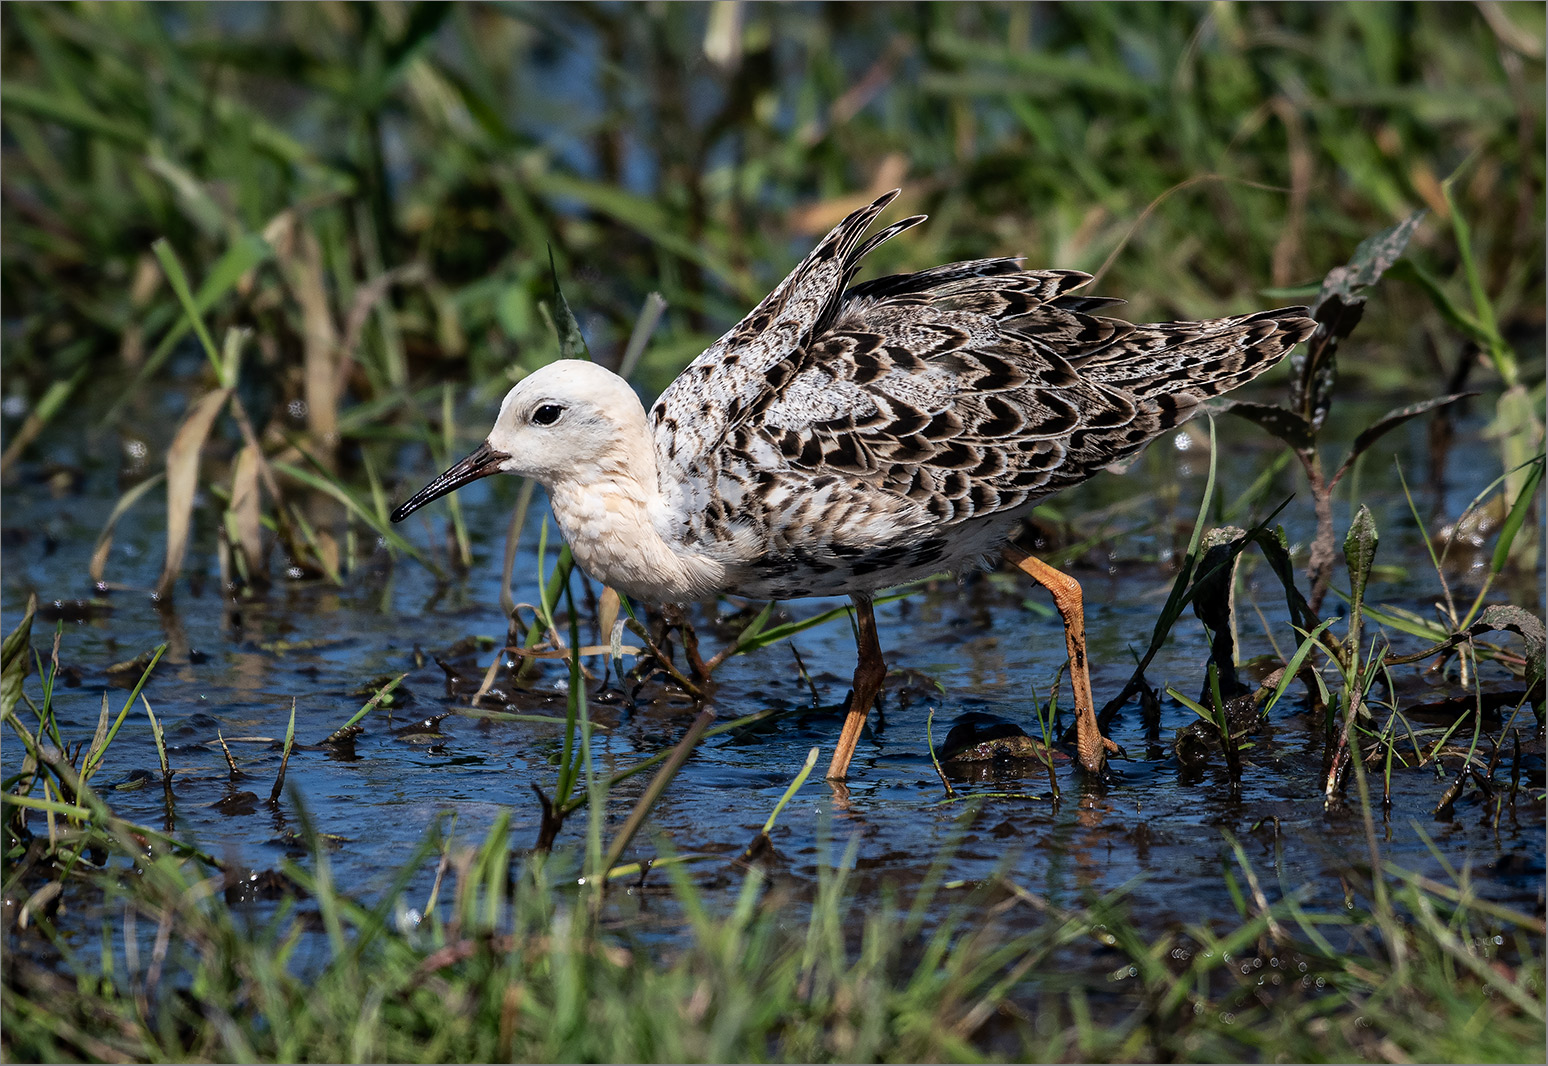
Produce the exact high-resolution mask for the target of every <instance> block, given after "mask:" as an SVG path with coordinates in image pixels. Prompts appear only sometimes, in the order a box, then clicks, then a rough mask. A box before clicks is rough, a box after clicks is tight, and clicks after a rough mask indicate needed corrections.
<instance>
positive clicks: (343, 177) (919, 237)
mask: <svg viewBox="0 0 1548 1066" xmlns="http://www.w3.org/2000/svg"><path fill="white" fill-rule="evenodd" d="M0 29H3V47H0V63H3V69H4V82H3V95H0V121H3V131H4V172H3V197H0V299H3V302H4V307H5V318H4V325H5V334H4V360H5V386H4V388H5V391H6V393H7V394H8V396H9V397H11V398H12V399H11V401H10V404H9V405H8V410H9V411H11V412H13V413H14V412H16V411H17V410H19V409H21V406H22V401H25V403H27V404H29V405H30V404H35V403H36V402H37V401H38V398H39V397H41V396H43V395H44V394H45V393H46V391H47V390H48V388H49V387H50V386H51V385H55V386H56V394H57V391H58V390H57V385H58V383H59V382H62V381H69V380H71V379H72V376H73V379H74V380H75V381H77V382H79V381H81V380H84V379H85V376H86V375H87V374H90V375H91V377H92V380H93V381H95V382H98V383H99V385H98V387H100V382H101V381H102V380H103V378H102V377H101V375H103V374H110V375H111V374H114V373H118V372H120V371H122V372H125V373H127V374H129V375H132V377H130V378H129V379H128V380H127V382H126V384H125V386H124V388H125V389H126V390H129V389H136V388H143V387H144V386H145V385H146V383H148V382H150V381H152V380H156V379H157V378H158V375H159V376H161V377H165V376H166V375H168V374H171V373H175V372H176V371H177V368H178V367H182V368H184V369H190V368H191V369H193V370H196V371H202V372H203V373H205V374H208V373H209V370H208V368H207V367H206V365H205V363H204V361H203V360H200V359H198V358H197V357H196V358H195V359H194V360H192V361H189V360H182V361H179V360H178V359H177V358H175V357H176V355H177V353H178V351H179V345H180V344H182V345H186V346H187V348H186V349H184V350H186V351H192V352H194V353H197V349H196V348H194V347H193V341H192V337H191V335H190V334H189V332H188V330H187V324H186V321H184V318H183V314H182V311H181V309H180V307H179V304H178V301H177V299H176V297H175V294H174V293H173V291H172V290H171V288H169V286H168V285H167V283H166V280H165V278H164V276H163V272H162V268H161V267H160V265H158V261H157V259H156V257H155V256H154V255H153V254H152V251H151V245H152V242H154V241H156V240H157V239H158V238H165V239H166V240H167V241H168V242H169V247H170V249H171V250H172V251H174V252H175V253H176V254H177V256H178V257H179V258H180V259H181V261H182V263H183V265H184V267H185V268H186V270H187V273H188V275H189V278H190V281H191V284H192V286H193V288H194V290H195V293H196V296H197V297H198V300H199V302H200V304H201V305H202V306H203V307H204V308H205V309H206V314H207V318H208V320H209V322H210V326H211V332H212V333H213V334H214V335H215V336H216V337H220V336H222V335H223V334H224V333H225V332H226V330H227V329H228V328H229V327H233V326H235V327H248V328H250V329H251V331H252V333H251V337H252V342H251V343H252V346H253V349H254V351H255V354H256V358H255V357H251V356H250V357H248V358H247V360H246V362H245V364H244V368H243V374H244V377H245V378H251V379H253V380H254V381H256V382H257V383H258V384H257V386H255V387H256V388H257V389H258V391H259V393H261V395H262V397H263V399H265V400H266V401H267V402H265V403H262V404H258V405H256V406H254V408H253V409H254V414H255V417H257V418H258V419H259V420H260V421H262V420H263V419H264V418H268V417H273V418H276V419H279V420H281V421H283V420H284V418H285V412H286V411H287V410H288V411H289V412H290V416H291V417H292V419H297V418H299V416H297V412H298V411H301V410H303V409H304V408H303V407H301V406H298V405H297V403H296V401H297V400H298V399H300V400H303V401H305V402H306V403H307V404H309V405H310V406H311V407H312V408H316V407H318V406H321V407H323V408H327V407H329V406H334V407H336V408H337V409H339V410H344V411H346V412H347V411H348V410H349V409H350V408H351V407H355V406H358V405H359V404H361V403H362V402H368V401H369V402H370V403H369V406H367V407H365V408H362V410H364V411H367V412H369V414H370V417H369V418H365V417H362V418H359V419H351V418H350V417H349V416H348V415H347V413H346V414H345V415H343V416H342V417H340V416H338V415H336V413H334V412H317V411H312V412H311V413H310V414H308V416H307V417H306V419H305V421H306V423H307V426H308V428H309V429H311V430H312V431H314V432H315V433H321V434H323V435H325V436H328V435H333V434H342V435H343V436H344V437H349V436H350V435H351V434H362V435H364V434H368V433H370V432H372V431H373V430H372V426H371V423H372V422H373V421H374V422H377V423H380V422H381V421H382V420H383V416H384V415H387V414H389V413H390V412H391V411H392V410H393V409H395V408H399V407H411V406H413V400H414V397H415V391H414V390H415V389H416V388H421V387H423V386H426V385H428V384H432V383H437V382H441V381H447V380H453V381H460V382H465V383H468V384H470V385H471V384H478V385H481V386H483V388H484V389H486V390H487V392H488V393H489V394H497V393H498V392H499V391H501V390H502V389H503V388H504V387H505V386H506V384H507V380H508V378H507V373H508V370H509V368H510V367H511V366H512V365H513V364H525V365H527V366H533V365H537V364H538V363H541V362H545V361H547V360H548V359H550V358H552V357H553V356H554V355H555V354H556V350H555V343H554V340H553V332H552V330H551V328H550V326H549V323H548V322H547V321H546V308H545V300H546V298H547V295H548V294H549V292H550V291H551V288H550V286H551V282H550V280H549V278H550V275H549V266H548V249H549V248H552V250H553V254H554V256H555V258H556V260H557V264H558V270H559V274H560V276H561V277H562V278H563V279H564V285H565V292H566V296H567V297H568V299H569V303H570V304H571V306H572V307H573V308H574V309H575V311H576V314H577V315H578V317H579V319H580V323H581V325H582V327H583V328H584V331H585V333H586V335H587V339H588V340H589V342H590V345H591V348H592V351H593V353H594V355H595V356H596V357H597V358H598V359H600V360H602V361H604V362H611V363H614V364H616V362H617V360H618V358H619V355H620V353H621V352H622V350H623V347H624V344H625V341H626V339H627V337H628V335H629V333H630V330H631V328H632V327H633V325H634V323H635V321H636V318H637V316H638V315H639V312H640V309H641V307H642V305H643V302H644V300H645V298H646V296H647V294H648V293H650V292H652V291H659V292H660V293H661V294H662V295H663V296H664V297H665V299H666V301H667V306H668V311H667V313H666V316H665V319H664V321H663V323H662V326H661V328H660V330H659V331H658V332H657V334H656V337H655V342H654V344H653V345H652V348H651V350H650V352H649V353H648V355H647V356H646V358H645V360H644V362H643V364H642V366H641V369H640V374H639V378H640V380H641V383H642V385H643V386H644V387H645V388H646V389H647V390H648V391H654V390H656V389H659V388H661V387H662V386H664V384H665V383H666V382H667V381H668V380H670V378H671V376H672V375H673V374H674V373H675V372H676V371H677V369H679V368H680V367H681V366H682V365H683V364H684V363H686V362H687V360H688V359H690V358H691V357H692V356H693V355H695V354H696V353H697V352H698V351H699V350H701V349H702V347H703V346H704V345H705V344H706V343H707V342H708V341H709V340H710V339H711V338H713V337H714V336H716V335H718V334H719V333H720V332H721V331H723V330H724V329H725V328H726V327H727V326H728V325H730V324H731V323H732V322H734V321H735V320H736V319H737V318H739V317H740V316H741V314H742V313H744V312H745V311H746V310H747V309H748V308H749V307H750V306H751V305H752V303H753V302H754V301H755V300H757V299H758V298H759V297H760V296H761V295H762V294H763V293H764V292H766V291H767V290H768V288H769V287H770V286H771V285H772V284H774V283H775V282H776V281H777V280H778V279H779V278H780V277H781V276H783V274H784V272H785V271H786V270H787V269H788V268H789V267H790V266H791V265H792V264H793V263H794V262H795V260H796V259H797V257H798V256H799V255H801V254H803V252H804V251H805V249H806V247H807V246H808V245H809V243H810V242H811V241H812V239H813V238H814V237H815V236H816V235H817V234H819V233H820V232H821V231H822V230H824V229H825V228H826V227H827V226H829V225H830V224H832V223H833V222H835V221H836V220H837V219H838V218H840V217H841V216H842V215H843V214H844V213H845V212H846V211H847V210H849V209H850V208H852V207H853V206H856V205H857V204H858V203H860V202H861V201H863V200H865V199H868V198H870V197H872V196H873V195H874V194H876V193H877V192H880V191H882V190H884V189H886V188H890V187H893V186H897V185H901V186H903V187H904V188H905V190H906V191H905V195H904V198H903V200H902V202H901V203H900V204H899V205H898V209H897V210H895V212H894V214H895V215H901V214H902V213H906V212H910V211H915V210H919V211H926V212H929V213H930V214H931V215H932V216H933V217H932V221H931V223H930V224H929V225H928V226H927V227H924V228H922V229H919V230H915V231H913V232H911V233H910V234H909V236H908V238H907V239H906V240H903V241H895V242H892V243H891V244H888V245H887V246H886V247H885V248H883V249H881V250H880V251H879V252H878V253H877V254H876V255H875V256H874V259H875V261H876V262H875V263H874V264H873V266H872V267H871V268H870V269H871V270H872V271H874V272H878V273H879V272H883V271H886V270H896V269H918V268H923V267H927V266H931V265H933V264H936V263H938V262H943V261H947V260H950V259H953V258H970V257H978V256H985V255H991V254H1001V253H1010V254H1022V255H1025V256H1026V257H1027V258H1028V261H1029V262H1030V263H1031V264H1032V265H1035V266H1059V267H1072V268H1079V269H1083V270H1088V271H1092V272H1094V273H1098V274H1099V275H1100V277H1099V281H1098V284H1097V285H1096V286H1095V288H1094V289H1093V290H1092V291H1095V292H1101V293H1103V294H1108V295H1118V296H1123V297H1126V298H1127V299H1129V300H1130V306H1129V307H1128V308H1127V309H1126V310H1125V314H1127V315H1128V316H1130V317H1134V318H1137V319H1147V318H1181V317H1199V316H1214V315H1222V314H1227V313H1234V312H1242V311H1248V310H1252V309H1255V308H1258V307H1261V306H1264V305H1265V304H1267V303H1270V302H1280V303H1284V302H1291V301H1292V299H1302V298H1305V297H1306V296H1309V295H1310V292H1311V291H1313V290H1310V289H1307V286H1315V283H1316V282H1317V281H1318V280H1319V279H1320V278H1321V277H1322V276H1323V275H1324V274H1325V273H1326V272H1327V270H1328V269H1330V268H1331V267H1333V266H1336V265H1338V264H1341V263H1343V262H1345V261H1346V260H1347V259H1348V258H1349V256H1350V254H1351V252H1352V251H1353V249H1354V246H1355V245H1356V244H1357V243H1358V242H1359V241H1360V240H1361V239H1362V238H1364V237H1366V236H1368V235H1369V234H1371V233H1373V232H1375V231H1377V230H1380V229H1382V228H1384V227H1386V226H1389V225H1391V224H1392V223H1393V222H1395V221H1397V220H1399V219H1401V218H1402V217H1404V216H1405V215H1407V214H1408V213H1409V212H1411V211H1413V210H1414V209H1415V208H1419V207H1429V208H1431V209H1432V215H1431V217H1430V219H1429V220H1428V221H1427V222H1426V223H1425V225H1424V226H1423V227H1422V228H1421V231H1420V233H1419V235H1418V236H1417V238H1416V239H1415V241H1414V243H1413V245H1412V246H1411V247H1410V256H1411V257H1412V258H1414V259H1415V260H1416V261H1418V262H1421V263H1422V264H1423V265H1424V266H1425V268H1426V269H1427V270H1428V271H1429V272H1431V273H1432V274H1434V275H1435V276H1436V277H1437V278H1438V279H1439V280H1440V282H1441V283H1442V284H1443V285H1444V286H1447V287H1449V288H1450V289H1451V290H1452V291H1453V293H1454V295H1455V297H1456V299H1457V300H1458V301H1459V302H1461V303H1464V304H1465V303H1467V302H1468V301H1467V298H1466V284H1465V281H1464V280H1463V276H1462V273H1461V272H1460V271H1459V269H1458V256H1457V249H1456V246H1455V242H1454V239H1453V234H1452V229H1451V226H1450V225H1449V223H1448V222H1447V221H1446V219H1445V217H1444V216H1445V215H1446V213H1447V206H1446V204H1445V202H1444V199H1443V197H1442V194H1441V182H1442V181H1443V180H1444V179H1446V178H1447V177H1448V176H1449V175H1451V174H1452V173H1453V171H1454V170H1456V169H1457V168H1459V167H1461V168H1462V169H1461V171H1460V173H1459V175H1458V178H1457V181H1456V185H1455V195H1456V200H1457V203H1458V206H1459V207H1460V209H1461V210H1462V212H1463V213H1464V214H1465V215H1466V216H1467V218H1468V219H1469V221H1470V222H1471V224H1472V232H1473V236H1474V241H1475V247H1476V252H1477V255H1478V258H1479V263H1480V269H1481V277H1482V279H1483V281H1484V284H1485V287H1486V289H1487V290H1488V296H1489V297H1490V299H1491V300H1492V301H1493V303H1494V309H1495V312H1496V314H1497V316H1498V320H1499V324H1500V328H1501V331H1502V333H1503V334H1504V335H1505V336H1506V337H1507V338H1509V339H1510V340H1511V342H1512V343H1514V344H1515V345H1517V346H1518V348H1520V349H1522V350H1526V351H1532V352H1533V354H1532V356H1531V357H1530V358H1528V359H1527V360H1526V366H1527V373H1528V375H1529V380H1530V382H1532V383H1535V382H1537V381H1538V380H1540V377H1541V359H1540V358H1539V357H1538V356H1537V355H1536V351H1540V346H1541V341H1542V330H1543V286H1544V273H1543V257H1544V211H1543V171H1544V154H1545V144H1544V122H1543V102H1544V75H1543V69H1544V68H1543V37H1544V7H1543V5H1542V4H1519V5H1501V4H1478V5H1472V4H1449V3H1447V4H1363V3H1349V4H1294V5H1278V4H1234V3H1211V4H1112V5H1109V4H1068V5H1063V4H971V3H963V4H955V3H953V4H906V5H905V4H891V3H878V4H827V5H813V4H740V3H714V4H657V3H638V4H633V3H631V4H514V5H501V6H495V5H481V4H477V5H476V4H460V3H459V4H437V3H424V4H399V3H380V4H374V3H373V4H365V3H306V4H283V3H188V4H142V3H83V4H53V3H38V4H7V5H5V6H4V8H3V12H0ZM1297 289H1302V290H1305V291H1304V292H1300V293H1298V292H1296V291H1293V290H1297ZM1264 290H1278V291H1274V292H1269V293H1265V291H1264ZM1367 321H1368V323H1371V322H1372V321H1375V322H1378V323H1379V326H1378V328H1370V327H1369V325H1368V326H1367V327H1366V328H1363V329H1362V335H1361V337H1360V338H1359V340H1360V347H1359V348H1358V353H1359V354H1358V356H1355V353H1354V352H1353V351H1352V352H1350V353H1349V356H1347V357H1346V359H1345V363H1344V369H1345V372H1346V376H1349V375H1354V376H1356V377H1364V378H1365V379H1366V380H1367V381H1368V382H1369V383H1370V384H1371V385H1372V386H1373V387H1375V388H1377V389H1382V390H1390V389H1407V390H1408V391H1415V392H1418V393H1420V394H1425V395H1428V394H1432V393H1434V392H1435V391H1437V390H1441V389H1443V388H1444V386H1445V382H1446V380H1447V379H1448V378H1453V377H1456V376H1457V374H1458V370H1457V368H1458V366H1461V365H1472V363H1471V361H1472V360H1473V357H1474V353H1473V352H1472V351H1471V347H1470V344H1471V342H1469V341H1467V340H1466V339H1465V338H1464V337H1463V336H1462V335H1460V334H1458V333H1457V332H1455V331H1449V330H1448V329H1447V326H1446V323H1445V321H1444V319H1443V317H1442V316H1441V314H1440V313H1438V312H1437V311H1436V310H1434V309H1433V304H1432V302H1431V300H1430V299H1428V298H1427V297H1426V295H1425V294H1424V293H1423V292H1421V291H1420V290H1419V289H1418V287H1416V286H1412V285H1410V286H1401V285H1397V284H1391V285H1388V286H1386V287H1385V288H1384V291H1383V293H1382V296H1381V298H1380V299H1379V300H1377V301H1375V302H1373V305H1372V307H1371V309H1370V313H1369V317H1368V320H1367ZM1534 346H1535V350H1534ZM1462 376H1466V375H1465V374H1464V375H1462ZM1474 376H1475V377H1478V378H1482V377H1483V376H1484V375H1483V374H1482V373H1480V374H1478V375H1474ZM1469 384H1470V385H1474V386H1477V385H1480V384H1484V385H1485V387H1487V384H1486V383H1483V382H1479V381H1472V382H1469ZM114 391H115V392H118V391H119V390H118V389H116V388H115V390H114ZM427 395H428V394H420V398H421V399H424V398H425V397H426V396H427ZM249 402H250V404H251V403H252V401H251V400H250V401H249ZM390 420H391V419H390V418H389V419H387V421H390ZM293 428H294V427H293Z"/></svg>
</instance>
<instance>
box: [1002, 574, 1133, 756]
mask: <svg viewBox="0 0 1548 1066" xmlns="http://www.w3.org/2000/svg"><path fill="white" fill-rule="evenodd" d="M1005 558H1007V559H1009V560H1010V561H1011V562H1012V563H1014V564H1015V566H1016V568H1017V569H1018V570H1020V571H1021V572H1022V573H1024V574H1026V575H1027V576H1028V577H1030V578H1031V579H1032V580H1033V581H1036V582H1037V583H1038V584H1039V585H1042V586H1043V587H1044V588H1045V589H1047V590H1048V591H1049V592H1051V593H1053V601H1054V606H1055V607H1057V608H1058V609H1059V617H1060V618H1062V619H1063V620H1064V642H1065V645H1066V646H1067V647H1068V649H1069V653H1070V687H1071V688H1073V689H1074V690H1075V746H1076V748H1077V749H1078V750H1079V752H1080V763H1081V765H1082V766H1084V767H1085V768H1086V769H1087V770H1090V771H1091V772H1092V773H1099V772H1101V769H1102V761H1103V758H1104V753H1105V752H1108V751H1114V752H1115V751H1117V750H1118V745H1116V744H1114V743H1113V742H1112V741H1111V740H1108V739H1107V738H1106V737H1104V736H1103V735H1102V728H1101V726H1099V725H1097V719H1096V705H1095V703H1094V702H1093V701H1092V699H1091V671H1090V669H1089V668H1088V666H1087V664H1086V616H1085V611H1084V608H1083V606H1082V601H1081V595H1080V583H1079V582H1077V581H1076V580H1075V579H1074V578H1073V577H1071V576H1070V575H1068V574H1066V573H1064V572H1063V571H1060V570H1055V569H1054V568H1053V567H1051V566H1049V565H1048V564H1047V563H1045V562H1043V561H1042V560H1041V559H1035V558H1033V557H1032V556H1030V555H1028V554H1027V553H1026V552H1024V551H1022V550H1021V549H1020V548H1018V547H1016V546H1015V545H1014V544H1007V545H1006V546H1005Z"/></svg>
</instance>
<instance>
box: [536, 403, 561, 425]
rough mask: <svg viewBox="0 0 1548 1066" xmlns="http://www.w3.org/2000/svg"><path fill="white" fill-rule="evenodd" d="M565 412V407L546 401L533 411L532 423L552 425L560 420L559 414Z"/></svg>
mask: <svg viewBox="0 0 1548 1066" xmlns="http://www.w3.org/2000/svg"><path fill="white" fill-rule="evenodd" d="M562 414H564V408H563V407H560V406H559V405H558V404H556V403H545V404H543V405H542V406H541V407H539V408H538V409H537V410H536V411H533V412H532V424H533V425H534V426H551V425H553V424H554V423H555V422H557V421H559V416H560V415H562Z"/></svg>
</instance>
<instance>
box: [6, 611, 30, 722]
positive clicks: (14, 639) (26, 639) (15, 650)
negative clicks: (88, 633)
mask: <svg viewBox="0 0 1548 1066" xmlns="http://www.w3.org/2000/svg"><path fill="white" fill-rule="evenodd" d="M37 610H38V598H37V596H36V595H33V596H29V597H28V598H27V613H26V614H24V615H22V620H21V621H20V622H17V623H16V628H15V629H13V630H11V631H10V632H9V633H7V634H6V637H5V643H4V644H0V715H8V714H10V713H11V708H13V707H15V706H16V701H17V700H19V699H21V691H22V682H23V681H25V680H27V671H28V670H29V669H30V668H31V666H32V654H31V652H32V616H33V615H34V614H36V613H37Z"/></svg>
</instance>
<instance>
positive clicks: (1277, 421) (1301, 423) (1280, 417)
mask: <svg viewBox="0 0 1548 1066" xmlns="http://www.w3.org/2000/svg"><path fill="white" fill-rule="evenodd" d="M1216 410H1219V411H1220V412H1222V413H1224V414H1233V415H1236V416H1237V417H1238V418H1245V419H1247V421H1249V422H1254V423H1256V424H1257V425H1258V426H1259V427H1260V428H1262V429H1264V430H1266V431H1268V432H1269V433H1272V434H1273V435H1274V436H1276V437H1278V438H1279V439H1280V440H1282V441H1284V442H1285V443H1286V444H1288V445H1290V447H1292V448H1294V449H1295V450H1296V451H1305V450H1307V449H1309V448H1311V446H1312V444H1313V442H1314V438H1313V433H1312V427H1311V424H1310V423H1308V422H1307V421H1306V419H1304V418H1302V417H1301V416H1300V415H1298V414H1296V413H1295V412H1294V411H1290V410H1286V409H1285V408H1283V407H1277V406H1275V405H1273V404H1267V403H1248V402H1246V401H1242V400H1235V401H1232V402H1230V403H1227V404H1225V405H1224V406H1222V407H1219V408H1216Z"/></svg>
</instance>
